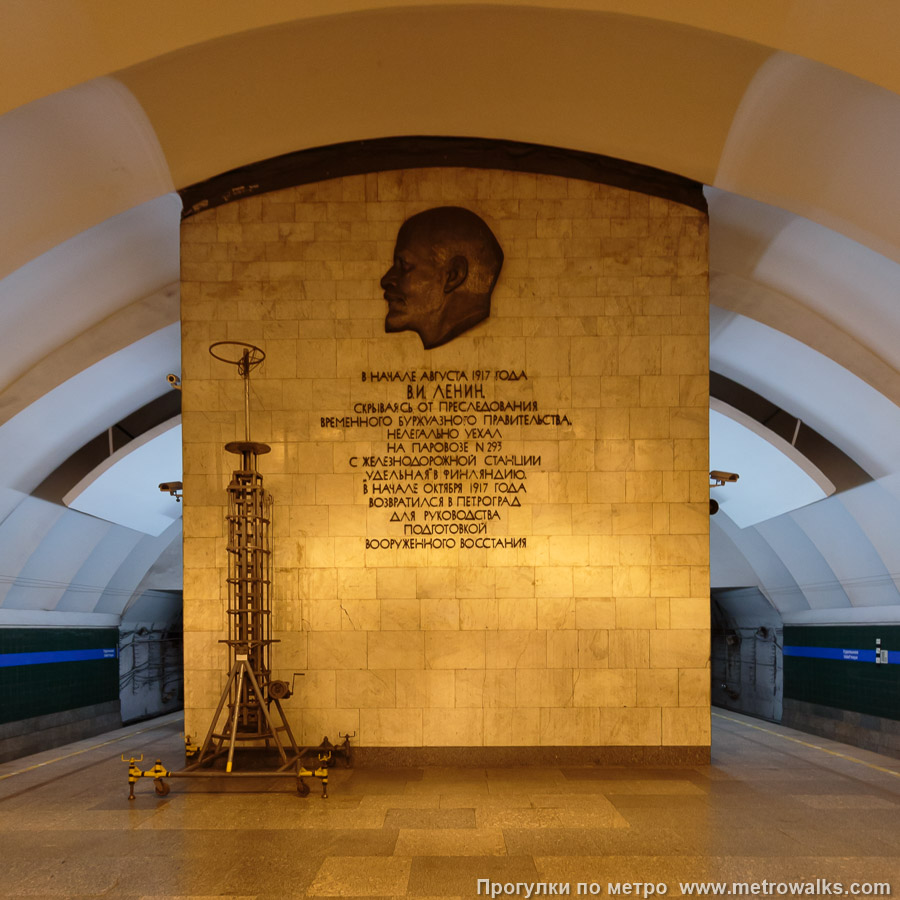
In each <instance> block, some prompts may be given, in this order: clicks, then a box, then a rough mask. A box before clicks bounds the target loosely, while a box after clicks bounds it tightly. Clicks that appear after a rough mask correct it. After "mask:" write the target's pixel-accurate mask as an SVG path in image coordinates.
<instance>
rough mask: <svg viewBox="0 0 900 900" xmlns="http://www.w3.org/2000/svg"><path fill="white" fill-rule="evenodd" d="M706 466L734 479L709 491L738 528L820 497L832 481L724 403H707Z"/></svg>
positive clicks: (770, 434)
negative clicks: (728, 474) (729, 473)
mask: <svg viewBox="0 0 900 900" xmlns="http://www.w3.org/2000/svg"><path fill="white" fill-rule="evenodd" d="M710 405H711V408H710V411H709V465H710V468H711V469H717V470H720V471H727V472H734V473H737V474H738V475H740V480H739V481H737V482H734V483H729V484H725V485H723V486H722V487H715V488H710V491H709V495H710V497H712V498H713V499H714V500H716V501H718V503H719V506H720V508H721V510H722V511H723V512H724V513H725V514H727V515H728V517H729V518H730V519H731V520H732V521H733V522H734V523H735V524H736V525H738V527H740V528H746V527H747V526H748V525H755V524H757V523H758V522H763V521H765V520H766V519H771V518H774V517H775V516H779V515H782V514H783V513H786V512H790V511H791V510H794V509H798V508H799V507H801V506H807V505H808V504H810V503H815V502H816V501H817V500H822V499H824V498H825V496H826V495H827V494H830V493H833V492H834V485H833V484H831V482H829V481H828V479H827V478H825V476H824V475H823V474H822V473H821V472H819V471H818V470H817V469H816V468H815V467H814V466H813V465H812V463H810V462H809V461H808V460H804V459H803V458H802V457H801V456H800V454H799V453H797V452H796V451H795V450H794V448H793V447H791V445H790V444H788V443H787V441H784V440H782V439H781V438H780V437H778V436H777V435H775V434H773V433H772V432H770V431H768V430H767V429H766V428H764V427H763V426H762V425H759V423H757V422H756V421H755V420H754V419H751V418H750V417H749V416H745V415H743V414H742V413H740V412H738V410H736V409H734V408H733V407H728V406H727V405H726V404H724V403H717V402H713V401H710Z"/></svg>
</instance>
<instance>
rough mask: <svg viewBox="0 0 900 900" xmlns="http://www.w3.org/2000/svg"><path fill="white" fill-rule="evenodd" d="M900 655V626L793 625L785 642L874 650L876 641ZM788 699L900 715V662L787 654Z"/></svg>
mask: <svg viewBox="0 0 900 900" xmlns="http://www.w3.org/2000/svg"><path fill="white" fill-rule="evenodd" d="M876 638H881V646H882V648H883V649H885V650H890V651H891V656H892V657H893V656H894V654H897V655H898V656H900V627H898V626H887V627H885V626H875V625H865V626H863V625H846V626H840V625H835V626H829V627H824V626H789V625H786V626H785V628H784V644H785V646H786V647H787V646H798V647H837V648H839V649H843V650H874V649H875V639H876ZM784 696H785V699H790V700H803V701H805V702H806V703H818V704H821V705H822V706H831V707H835V708H836V709H847V710H852V711H853V712H859V713H865V714H867V715H872V716H883V717H884V718H887V719H900V664H893V663H892V664H890V665H876V664H875V663H870V662H851V661H849V660H837V659H809V658H806V657H797V656H788V655H787V654H785V657H784Z"/></svg>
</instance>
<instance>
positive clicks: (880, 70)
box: [0, 0, 900, 111]
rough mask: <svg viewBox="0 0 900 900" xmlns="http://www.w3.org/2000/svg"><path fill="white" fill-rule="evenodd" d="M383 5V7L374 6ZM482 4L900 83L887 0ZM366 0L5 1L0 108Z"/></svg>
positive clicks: (401, 3)
mask: <svg viewBox="0 0 900 900" xmlns="http://www.w3.org/2000/svg"><path fill="white" fill-rule="evenodd" d="M382 5H383V4H382ZM391 5H392V6H393V7H396V8H398V9H401V10H402V9H409V8H410V7H416V6H423V5H426V3H423V0H393V2H392V4H391ZM428 5H431V6H449V7H452V6H461V7H463V8H466V7H471V4H470V2H469V0H443V2H441V3H436V2H431V3H430V4H428ZM482 5H483V6H491V7H498V8H504V9H508V8H519V9H528V8H529V7H534V6H538V5H539V6H541V7H546V8H552V9H555V10H557V11H559V12H561V13H564V12H565V11H566V10H569V9H572V8H578V9H581V10H584V9H591V10H595V11H606V12H612V13H621V14H624V15H631V16H636V17H640V18H643V19H651V20H652V19H656V20H659V21H660V22H664V23H669V24H670V25H674V26H675V27H674V28H673V29H672V30H673V31H674V32H675V33H676V34H677V33H678V32H679V31H683V30H684V29H683V28H679V27H678V26H680V25H681V26H683V25H686V26H690V27H692V28H698V29H702V30H706V31H711V32H716V33H720V34H722V35H728V36H731V37H734V38H739V39H741V40H743V41H750V42H752V43H757V44H760V45H763V46H769V47H774V48H778V49H781V50H786V51H788V52H791V53H797V54H800V55H802V56H807V57H809V58H810V59H816V60H819V61H820V62H824V63H827V64H829V65H832V66H835V67H837V68H840V69H845V70H846V71H848V72H852V73H854V74H856V75H858V76H859V77H861V78H866V79H868V80H870V81H872V82H874V83H876V84H881V85H884V86H885V87H887V88H890V89H893V90H900V79H898V70H897V66H896V53H895V50H896V46H897V44H898V42H900V27H898V23H897V20H896V16H893V15H892V14H891V7H890V5H889V4H888V5H881V6H878V7H873V6H869V7H866V9H865V15H862V14H861V13H860V11H859V7H858V5H856V4H852V3H849V2H844V0H838V2H832V3H829V4H828V8H827V15H825V14H823V11H822V7H821V3H817V2H816V0H802V2H797V0H794V2H792V3H791V4H790V5H789V6H786V5H785V4H784V3H783V2H780V0H756V2H754V3H752V4H741V3H719V2H713V0H693V2H684V0H580V2H573V0H537V2H535V0H497V2H494V3H483V4H482ZM374 6H375V4H373V3H372V2H371V0H256V2H255V3H252V4H248V3H245V2H242V0H218V2H217V3H216V5H215V15H210V9H209V7H208V6H207V5H205V4H185V3H183V2H180V0H157V2H155V3H154V4H152V5H150V6H148V5H142V4H127V3H124V4H115V5H110V4H109V3H108V2H107V0H45V2H42V3H41V4H39V5H35V4H34V3H30V2H28V0H7V2H6V3H5V4H4V7H3V24H4V27H3V28H2V29H0V85H2V87H3V91H2V94H0V98H2V105H0V111H5V110H8V109H12V108H14V107H16V106H20V105H22V104H24V103H27V102H28V101H29V100H32V99H34V98H35V97H39V96H43V95H45V94H50V93H52V92H54V91H60V90H63V89H64V88H67V87H70V86H71V85H73V84H77V83H80V82H83V81H87V80H88V79H90V78H94V77H96V76H97V75H103V74H105V73H107V72H110V71H113V70H115V69H120V68H124V67H126V66H131V65H135V64H137V63H140V62H143V61H145V60H147V59H152V58H153V57H156V56H160V55H162V54H165V53H170V52H173V51H177V50H181V49H184V48H187V47H190V46H192V45H197V44H201V43H203V42H205V41H209V40H214V39H217V38H220V37H223V36H225V35H230V34H234V33H238V32H242V31H249V30H252V29H258V28H268V27H270V26H275V25H279V24H283V23H287V22H290V21H291V20H293V19H302V18H308V19H312V18H316V17H321V16H329V15H330V16H337V15H340V16H341V17H342V18H345V19H346V18H349V16H348V15H347V14H352V13H358V12H360V11H362V12H365V11H367V10H368V9H371V8H373V7H374Z"/></svg>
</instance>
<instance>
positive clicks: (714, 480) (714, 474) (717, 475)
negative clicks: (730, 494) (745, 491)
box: [709, 469, 741, 487]
mask: <svg viewBox="0 0 900 900" xmlns="http://www.w3.org/2000/svg"><path fill="white" fill-rule="evenodd" d="M740 477H741V476H740V475H737V474H735V473H734V472H720V471H719V470H718V469H713V470H712V471H711V472H710V473H709V486H710V487H722V485H723V484H725V483H726V482H734V481H737V480H738V478H740Z"/></svg>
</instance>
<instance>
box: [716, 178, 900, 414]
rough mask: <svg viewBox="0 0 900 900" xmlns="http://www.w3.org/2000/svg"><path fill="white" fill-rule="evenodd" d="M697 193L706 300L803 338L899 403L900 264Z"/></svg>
mask: <svg viewBox="0 0 900 900" xmlns="http://www.w3.org/2000/svg"><path fill="white" fill-rule="evenodd" d="M705 193H706V197H707V201H708V202H709V213H710V219H711V221H712V222H714V223H715V227H712V228H711V229H710V267H711V268H712V269H713V270H714V271H715V273H716V274H715V276H714V277H713V286H712V289H713V292H714V294H715V298H714V302H716V304H717V305H718V306H726V307H727V308H729V309H732V310H733V311H734V312H740V313H742V314H744V315H749V316H751V317H752V318H755V319H757V320H758V321H761V322H763V323H764V324H767V325H770V326H772V327H773V328H776V329H778V330H780V331H784V332H785V333H787V334H790V335H792V336H794V337H801V336H802V339H803V340H804V342H805V343H809V344H811V345H812V346H813V347H815V348H816V349H817V350H819V351H820V352H821V353H824V354H825V355H827V356H831V357H832V358H833V359H835V361H836V362H839V363H841V364H842V365H844V367H845V368H849V369H850V370H851V371H852V372H854V374H856V375H858V376H859V377H860V378H862V379H863V380H865V381H868V382H869V383H870V384H872V385H873V387H876V388H878V389H879V390H881V391H882V393H885V394H886V395H888V396H890V397H892V398H894V399H896V400H898V401H900V392H898V390H897V387H898V385H897V371H898V369H900V347H898V345H897V341H896V340H895V339H894V335H896V334H897V333H900V305H898V304H897V302H896V297H898V296H900V264H898V263H896V262H894V261H893V260H891V259H887V258H886V257H884V256H882V255H880V254H879V253H876V252H875V251H873V250H871V249H869V248H868V247H864V246H862V245H861V244H858V243H857V242H856V241H852V240H850V239H849V238H847V237H844V236H843V235H841V234H838V233H837V232H835V231H832V230H830V229H828V228H825V227H823V226H821V225H818V224H816V223H815V222H810V221H809V220H808V219H803V218H801V217H800V216H795V215H794V214H793V213H789V212H787V211H786V210H783V209H777V208H775V207H772V206H767V205H766V204H764V203H758V202H756V201H754V200H749V199H747V198H746V197H739V196H737V195H735V194H730V193H728V192H726V191H720V190H717V189H715V188H707V189H706V191H705ZM842 351H843V352H842Z"/></svg>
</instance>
